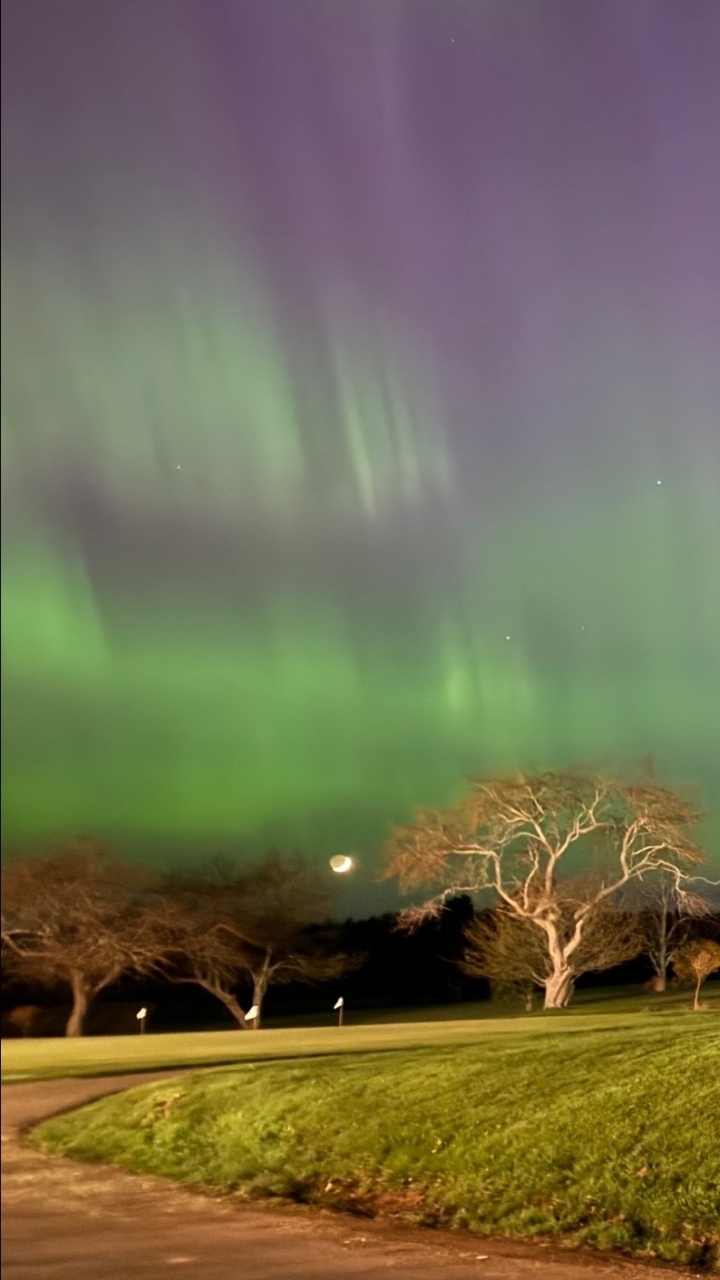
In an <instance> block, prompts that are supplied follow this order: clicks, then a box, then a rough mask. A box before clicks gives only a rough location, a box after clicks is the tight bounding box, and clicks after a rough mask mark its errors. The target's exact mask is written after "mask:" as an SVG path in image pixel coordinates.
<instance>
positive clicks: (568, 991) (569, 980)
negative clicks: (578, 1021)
mask: <svg viewBox="0 0 720 1280" xmlns="http://www.w3.org/2000/svg"><path fill="white" fill-rule="evenodd" d="M574 990H575V983H574V981H573V975H572V972H571V970H569V969H559V970H558V971H557V972H556V973H553V974H552V976H551V977H549V978H548V980H547V982H546V983H545V1005H544V1007H545V1008H546V1009H565V1008H567V1006H568V1005H569V1003H570V999H571V997H572V993H573V991H574Z"/></svg>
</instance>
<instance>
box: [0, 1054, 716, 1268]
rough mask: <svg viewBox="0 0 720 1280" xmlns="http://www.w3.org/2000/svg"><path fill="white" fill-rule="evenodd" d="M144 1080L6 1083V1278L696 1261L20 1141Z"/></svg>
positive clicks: (602, 1265) (601, 1265) (636, 1265)
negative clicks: (415, 1223)
mask: <svg viewBox="0 0 720 1280" xmlns="http://www.w3.org/2000/svg"><path fill="white" fill-rule="evenodd" d="M168 1074H169V1073H167V1072H163V1073H158V1075H156V1076H149V1075H143V1076H142V1080H143V1081H149V1080H151V1079H158V1078H162V1077H163V1076H167V1075H168ZM173 1074H177V1073H173ZM139 1082H140V1081H139V1078H138V1077H137V1076H114V1077H109V1078H105V1079H97V1080H48V1081H39V1082H36V1083H28V1084H14V1085H6V1086H5V1087H4V1088H3V1093H2V1184H3V1206H2V1262H3V1276H4V1280H164V1278H165V1277H168V1276H179V1275H180V1276H184V1277H186V1278H187V1280H343V1278H344V1277H348V1278H349V1280H350V1278H352V1277H362V1278H363V1280H385V1278H386V1277H388V1276H393V1277H397V1280H401V1278H402V1280H438V1277H440V1276H441V1275H442V1276H443V1277H445V1276H447V1277H448V1280H479V1278H480V1277H482V1280H530V1278H531V1277H532V1278H533V1280H670V1277H674V1278H675V1280H687V1277H689V1276H691V1275H693V1274H694V1273H692V1272H688V1271H678V1270H676V1269H674V1268H667V1267H659V1266H656V1265H648V1266H645V1265H643V1264H639V1263H630V1262H624V1261H622V1260H615V1259H607V1258H598V1257H593V1256H592V1255H590V1256H588V1255H585V1254H583V1255H580V1254H577V1253H571V1254H563V1253H558V1252H557V1251H550V1250H548V1249H546V1248H543V1247H542V1246H526V1245H522V1244H515V1243H508V1242H504V1241H502V1242H498V1241H492V1240H480V1239H477V1238H476V1237H470V1236H460V1235H455V1234H452V1235H451V1234H449V1233H444V1232H435V1231H430V1230H424V1229H422V1228H411V1227H401V1226H393V1225H391V1224H385V1223H379V1222H372V1221H367V1220H365V1219H360V1218H353V1217H350V1216H348V1215H345V1214H333V1213H329V1212H325V1211H318V1210H314V1209H304V1208H297V1209H295V1208H292V1207H290V1208H288V1207H287V1206H285V1207H283V1208H279V1209H263V1210H258V1209H254V1208H248V1207H247V1206H245V1205H238V1204H236V1203H233V1201H232V1200H231V1199H222V1200H214V1199H212V1198H209V1197H205V1196H202V1195H198V1194H196V1193H194V1192H192V1191H189V1190H187V1189H185V1188H182V1187H176V1186H174V1185H172V1184H170V1183H166V1182H164V1181H162V1180H160V1179H156V1178H149V1177H144V1176H142V1175H136V1174H130V1173H125V1172H123V1171H121V1170H116V1169H108V1168H106V1167H104V1166H99V1165H83V1164H79V1163H76V1162H75V1161H70V1160H65V1159H62V1158H59V1157H52V1156H43V1155H40V1154H39V1153H38V1152H35V1151H33V1150H32V1149H31V1148H29V1147H28V1146H27V1145H26V1144H25V1143H24V1142H23V1141H22V1131H23V1130H25V1129H27V1128H29V1127H31V1126H32V1125H33V1124H36V1123H38V1122H39V1121H40V1120H42V1119H44V1118H46V1117H47V1116H49V1115H52V1114H55V1113H57V1112H59V1111H64V1110H67V1109H69V1108H72V1107H75V1106H79V1105H80V1104H81V1103H83V1102H89V1101H91V1100H92V1099H93V1098H98V1097H100V1096H101V1095H102V1094H106V1093H112V1092H116V1091H119V1090H121V1089H123V1088H128V1087H131V1086H132V1085H136V1084H138V1083H139Z"/></svg>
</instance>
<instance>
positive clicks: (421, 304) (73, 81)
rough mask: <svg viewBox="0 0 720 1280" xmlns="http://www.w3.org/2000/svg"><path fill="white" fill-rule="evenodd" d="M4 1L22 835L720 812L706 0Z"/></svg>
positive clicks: (711, 124)
mask: <svg viewBox="0 0 720 1280" xmlns="http://www.w3.org/2000/svg"><path fill="white" fill-rule="evenodd" d="M3 8H4V13H3V126H2V127H3V249H2V262H3V392H2V394H3V405H2V415H3V424H2V456H3V548H4V549H3V689H4V698H3V772H4V788H3V791H4V805H3V810H4V812H3V843H4V846H8V845H17V844H22V843H27V842H30V841H49V840H52V839H54V838H55V837H56V836H58V835H67V834H74V833H78V832H92V833H94V834H97V835H99V836H102V837H104V838H107V839H109V840H111V841H113V842H114V843H115V845H116V846H117V847H119V848H121V849H123V850H124V851H130V852H131V851H132V850H133V849H142V850H143V853H144V854H147V855H148V856H155V855H157V856H158V857H160V856H162V857H166V856H168V855H169V854H171V855H172V856H173V857H176V858H183V859H186V858H195V857H202V856H207V855H208V854H209V853H214V852H216V851H217V850H218V849H225V850H227V849H231V848H232V849H243V850H244V849H248V850H252V851H257V850H258V849H260V850H263V849H264V848H266V847H267V846H268V845H269V844H270V843H277V844H280V845H282V846H283V847H286V848H298V849H302V850H304V851H305V852H306V853H307V854H308V855H309V856H313V857H315V856H317V857H322V858H323V859H325V858H327V857H328V856H329V855H330V854H331V853H335V852H337V851H338V850H340V851H342V852H352V853H354V854H358V853H359V854H360V856H361V859H364V864H363V865H364V869H365V872H366V873H367V874H368V875H371V874H372V873H373V871H374V869H376V868H377V866H378V865H379V861H378V860H379V849H380V845H381V842H382V839H383V836H384V834H385V832H386V830H387V827H388V824H389V823H390V822H393V821H401V820H405V819H406V818H407V817H408V816H409V814H410V812H411V811H412V810H413V809H414V808H415V807H416V806H418V805H421V804H428V805H429V804H434V803H442V802H445V801H446V800H448V799H449V798H450V797H451V796H452V795H453V794H454V792H455V791H456V789H457V787H458V784H459V779H460V777H461V775H462V774H463V773H467V772H478V771H481V770H484V769H490V768H496V767H506V766H510V765H518V766H525V767H529V766H532V765H551V764H560V765H562V764H565V763H574V762H584V761H588V760H591V761H595V762H607V761H610V762H612V763H620V764H623V763H625V762H628V761H631V760H633V759H637V758H638V757H644V756H647V755H652V756H653V757H654V760H655V762H656V765H657V768H658V770H659V772H660V773H661V774H662V776H663V777H665V778H667V779H668V780H670V781H672V782H678V783H686V782H692V783H696V784H698V785H700V786H701V787H702V788H703V793H704V800H705V804H706V805H707V807H708V808H709V809H710V810H712V811H713V812H714V813H715V814H716V815H717V814H718V813H719V812H720V359H719V358H718V353H719V352H720V244H719V240H720V234H719V231H718V228H720V163H718V136H719V135H718V128H719V126H720V85H719V84H718V81H717V74H716V73H717V63H718V56H720V6H717V5H715V4H713V3H712V0H683V3H678V2H677V0H634V2H633V3H632V4H628V3H627V0H597V3H594V4H586V5H578V4H577V3H575V2H574V0H540V2H538V0H497V2H492V3H491V2H489V0H488V2H484V0H476V2H475V3H470V2H469V0H412V2H411V0H123V2H122V3H117V4H110V3H98V0H64V2H63V3H62V4H54V3H51V0H5V4H4V6H3ZM718 833H720V823H719V822H718V820H717V817H715V818H714V819H713V820H711V822H710V823H709V824H708V828H707V835H708V854H709V857H710V858H711V860H712V861H713V862H714V865H715V866H718V865H719V862H720V845H718V843H717V837H718Z"/></svg>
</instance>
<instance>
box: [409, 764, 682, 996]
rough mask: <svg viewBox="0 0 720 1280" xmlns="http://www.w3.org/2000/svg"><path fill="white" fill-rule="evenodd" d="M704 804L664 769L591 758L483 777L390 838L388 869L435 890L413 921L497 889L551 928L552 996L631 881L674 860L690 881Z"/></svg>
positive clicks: (510, 904) (568, 988) (514, 908)
mask: <svg viewBox="0 0 720 1280" xmlns="http://www.w3.org/2000/svg"><path fill="white" fill-rule="evenodd" d="M698 817H699V814H698V812H697V810H696V808H695V807H694V806H693V805H692V804H690V803H689V802H688V801H686V800H684V799H682V798H681V797H680V796H678V795H675V794H674V793H673V792H672V791H670V790H669V789H668V788H666V787H662V786H660V785H658V784H657V783H656V782H654V781H641V782H637V783H636V782H624V781H621V780H618V779H615V778H607V777H603V776H602V775H600V774H596V773H594V772H592V771H590V770H580V769H577V770H576V769H567V770H564V771H555V772H545V773H537V774H534V775H532V776H530V777H524V776H523V775H517V776H515V777H512V778H493V779H487V780H485V779H480V780H477V781H474V782H472V784H471V785H470V787H469V789H468V791H467V792H466V794H465V795H464V797H463V798H462V799H461V800H460V801H459V803H458V804H457V805H455V807H454V808H451V809H448V810H444V811H442V810H441V811H431V812H428V813H421V814H420V815H419V816H418V818H417V820H416V822H415V824H414V825H412V826H409V827H399V828H397V829H396V830H395V831H394V833H393V835H392V837H391V840H390V843H389V849H388V864H387V868H386V873H385V874H386V878H389V877H391V876H397V877H398V878H399V880H400V884H401V887H402V888H403V889H404V890H412V889H416V888H419V887H421V886H423V887H427V888H432V889H434V890H435V892H434V894H433V896H432V897H431V898H430V899H429V900H428V901H426V902H424V903H423V904H422V905H420V906H415V907H410V908H408V909H407V910H406V911H405V912H404V913H403V916H404V919H405V922H406V924H407V926H408V927H412V926H413V923H415V922H416V921H420V920H422V919H425V918H427V917H428V916H429V915H432V914H437V913H438V912H439V911H440V910H442V907H443V905H444V903H445V902H446V901H447V900H448V898H451V897H454V896H455V895H457V894H461V893H470V894H477V893H478V892H480V891H482V890H484V889H490V890H493V891H494V892H495V894H496V896H497V897H498V898H499V899H500V901H501V902H502V903H503V904H504V906H505V908H506V909H507V911H508V912H510V913H512V915H513V916H514V917H516V918H517V919H519V920H523V921H526V922H528V923H532V924H533V926H534V927H535V928H536V929H538V930H539V931H540V932H541V933H542V935H543V936H544V940H545V942H544V945H545V947H546V950H547V957H548V968H549V972H548V974H547V976H546V977H545V980H544V988H545V1007H546V1008H551V1009H554V1008H562V1007H564V1006H565V1005H566V1004H567V1002H568V1000H569V998H570V995H571V992H572V987H573V982H574V979H575V976H576V966H577V960H576V956H577V953H578V950H579V948H580V946H581V944H582V942H583V939H584V936H585V934H586V932H588V927H589V924H590V921H591V919H592V917H593V915H594V914H595V913H597V912H598V911H599V910H600V909H601V908H603V907H604V906H605V905H608V904H610V903H611V902H612V901H613V900H614V899H615V898H616V896H617V895H618V893H619V892H620V891H621V890H622V889H623V888H624V887H625V886H626V885H628V884H630V883H634V882H639V881H641V880H643V879H645V878H646V877H647V876H648V875H649V874H650V873H652V872H656V871H659V870H665V871H667V873H668V874H669V875H671V876H672V877H673V878H674V879H675V881H676V883H677V885H678V893H679V894H683V893H684V892H686V891H687V881H688V877H689V873H690V871H691V870H692V869H693V868H695V867H697V866H699V865H700V864H701V863H702V861H703V855H702V852H701V850H700V849H699V847H698V846H697V844H695V843H694V841H693V840H692V838H691V835H690V831H691V828H692V824H693V823H694V822H695V821H696V820H697V819H698ZM583 852H584V853H585V854H586V859H585V861H586V862H587V863H589V865H590V867H591V870H592V874H590V875H588V876H587V877H586V879H585V889H584V891H583V895H582V897H581V899H580V900H579V901H577V903H575V904H573V905H572V909H571V910H570V917H569V920H568V912H567V910H566V909H565V907H564V906H563V902H562V897H561V894H560V890H559V884H560V871H561V869H562V867H563V860H565V864H566V865H567V863H568V862H572V861H573V860H574V859H575V857H576V856H577V855H578V854H581V853H583Z"/></svg>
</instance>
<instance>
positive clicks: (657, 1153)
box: [33, 1015, 720, 1270]
mask: <svg viewBox="0 0 720 1280" xmlns="http://www.w3.org/2000/svg"><path fill="white" fill-rule="evenodd" d="M619 1022H621V1023H622V1025H618V1023H619ZM714 1023H715V1019H714V1018H709V1019H703V1018H698V1017H695V1018H694V1019H693V1018H689V1019H686V1020H681V1019H680V1018H679V1017H678V1016H670V1017H668V1019H658V1018H652V1017H648V1018H643V1017H642V1015H640V1016H638V1015H635V1017H634V1018H630V1019H625V1020H622V1019H618V1016H617V1015H615V1016H614V1017H611V1018H609V1019H608V1018H606V1017H604V1016H597V1015H596V1016H595V1017H591V1016H588V1017H580V1016H578V1017H575V1018H567V1019H563V1020H557V1019H542V1018H538V1019H526V1020H521V1021H515V1022H513V1023H512V1024H510V1025H508V1023H507V1022H506V1023H505V1024H504V1025H503V1023H502V1022H501V1021H497V1022H489V1023H481V1024H477V1023H476V1024H466V1023H457V1024H447V1023H446V1024H439V1025H438V1024H435V1026H434V1027H433V1028H432V1031H433V1035H434V1042H433V1044H432V1046H431V1047H429V1045H428V1043H427V1037H428V1036H429V1034H430V1032H429V1030H428V1029H427V1028H425V1029H423V1028H422V1024H414V1026H413V1025H412V1024H408V1025H406V1026H404V1027H400V1028H395V1029H394V1032H395V1040H394V1043H390V1042H384V1043H383V1045H382V1047H383V1048H385V1049H386V1050H388V1049H394V1051H393V1052H384V1053H379V1052H377V1051H372V1050H373V1049H374V1050H377V1049H378V1047H379V1045H378V1044H377V1043H375V1044H373V1037H372V1036H370V1035H369V1033H370V1032H375V1033H376V1034H378V1033H379V1032H380V1031H382V1032H383V1033H385V1034H386V1035H389V1033H390V1032H391V1031H393V1029H392V1028H387V1027H384V1028H362V1029H358V1030H353V1029H350V1028H343V1030H342V1031H339V1029H336V1030H335V1034H334V1036H333V1037H331V1039H332V1040H333V1041H334V1046H335V1048H336V1049H337V1047H338V1045H339V1043H340V1041H341V1039H342V1037H343V1035H345V1043H344V1046H343V1047H344V1049H345V1050H348V1049H349V1048H350V1045H351V1044H354V1045H355V1051H354V1052H343V1053H337V1052H336V1053H334V1054H328V1051H327V1048H321V1046H320V1043H319V1041H317V1040H315V1041H314V1042H313V1043H314V1044H315V1048H314V1050H313V1052H315V1053H317V1054H318V1055H320V1054H323V1053H324V1054H325V1056H316V1057H314V1058H308V1057H306V1058H304V1059H299V1058H295V1060H284V1061H283V1060H281V1059H280V1055H279V1054H278V1053H277V1052H271V1050H270V1049H268V1054H269V1057H268V1058H266V1059H265V1060H262V1054H261V1053H257V1054H256V1060H255V1061H247V1062H244V1063H242V1064H238V1065H235V1066H233V1067H232V1068H230V1069H228V1068H222V1069H215V1070H212V1071H206V1072H203V1073H202V1074H194V1075H186V1076H181V1077H176V1078H175V1079H172V1080H169V1081H164V1082H162V1083H160V1084H158V1083H155V1084H149V1085H144V1086H142V1087H140V1088H138V1089H133V1090H132V1091H130V1092H128V1093H125V1094H121V1095H115V1096H113V1097H109V1098H105V1099H103V1100H101V1101H99V1102H96V1103H93V1104H92V1105H91V1106H88V1107H85V1108H83V1109H82V1110H80V1111H78V1112H75V1113H72V1114H69V1115H64V1116H60V1117H57V1118H55V1119H53V1120H50V1121H48V1122H46V1123H45V1124H43V1125H42V1126H41V1127H40V1128H39V1129H38V1130H36V1131H35V1134H34V1135H33V1141H34V1142H35V1143H36V1144H38V1145H39V1146H40V1147H41V1148H43V1149H48V1150H52V1151H55V1152H60V1153H62V1154H65V1155H68V1156H72V1157H74V1158H79V1159H83V1160H102V1161H107V1162H110V1163H114V1164H117V1165H121V1166H123V1167H126V1168H129V1169H134V1170H138V1171H143V1172H149V1173H153V1174H158V1175H161V1176H163V1177H168V1178H173V1179H177V1180H178V1181H181V1182H185V1183H190V1184H194V1185H195V1186H197V1187H200V1188H202V1189H206V1190H210V1189H212V1190H214V1191H219V1192H225V1193H235V1194H237V1195H239V1196H242V1197H245V1198H247V1197H252V1198H261V1197H268V1196H280V1197H289V1198H291V1199H293V1200H296V1201H302V1202H305V1203H312V1204H322V1205H324V1206H331V1207H336V1208H341V1209H346V1210H347V1209H350V1210H352V1211H355V1212H358V1213H365V1214H383V1215H392V1216H395V1217H399V1218H403V1219H406V1220H409V1221H412V1222H415V1223H424V1224H427V1225H442V1226H446V1227H458V1228H465V1229H468V1230H470V1231H473V1232H476V1233H479V1234H485V1235H496V1236H498V1235H503V1236H508V1237H513V1236H514V1237H523V1238H528V1237H545V1238H548V1237H550V1238H553V1239H555V1240H557V1241H559V1242H560V1241H561V1242H564V1243H567V1244H572V1245H587V1246H594V1247H596V1248H602V1249H608V1248H614V1249H619V1250H622V1251H625V1252H627V1253H631V1254H635V1255H645V1256H654V1257H658V1258H661V1259H664V1260H666V1261H668V1262H682V1263H686V1264H694V1265H695V1266H696V1267H697V1268H704V1269H707V1270H714V1269H717V1268H718V1265H719V1264H718V1246H719V1245H720V1141H719V1140H718V1135H720V1083H719V1082H720V1035H718V1029H717V1026H716V1025H711V1024H714ZM470 1029H472V1031H473V1032H474V1042H469V1035H470ZM400 1031H402V1033H403V1035H405V1036H406V1037H408V1039H407V1041H406V1042H405V1043H404V1044H402V1043H401V1042H400V1040H399V1039H398V1035H399V1032H400ZM418 1033H419V1034H421V1036H424V1037H425V1044H424V1047H423V1046H422V1045H420V1044H415V1046H414V1047H410V1045H411V1044H412V1043H413V1042H412V1039H411V1036H412V1034H415V1035H417V1034H418ZM283 1035H284V1033H281V1032H275V1033H273V1032H264V1033H257V1035H250V1036H242V1037H240V1040H241V1042H242V1045H243V1047H245V1046H246V1045H247V1047H248V1049H250V1048H252V1047H253V1045H257V1049H258V1050H260V1049H261V1046H262V1041H260V1037H261V1036H265V1037H267V1040H266V1044H267V1045H268V1046H269V1045H270V1044H271V1042H272V1040H273V1038H275V1041H276V1045H278V1046H279V1041H278V1039H277V1038H278V1037H280V1038H282V1037H283ZM316 1035H317V1033H316ZM298 1039H299V1040H300V1042H301V1043H300V1044H298V1045H296V1047H295V1052H296V1053H297V1052H302V1047H303V1046H302V1041H303V1040H304V1039H305V1036H304V1035H303V1034H300V1036H299V1037H298ZM356 1040H357V1042H356ZM258 1041H260V1043H259V1044H258V1043H257V1042H258ZM248 1042H250V1044H249V1045H248ZM325 1043H327V1045H328V1047H329V1041H327V1042H325ZM361 1047H362V1048H363V1050H364V1051H362V1052H360V1051H359V1049H360V1048H361ZM285 1048H286V1050H287V1051H289V1045H288V1044H287V1042H285ZM262 1051H263V1052H264V1046H263V1050H262ZM273 1057H274V1058H275V1059H276V1060H274V1061H273V1060H271V1058H273Z"/></svg>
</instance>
